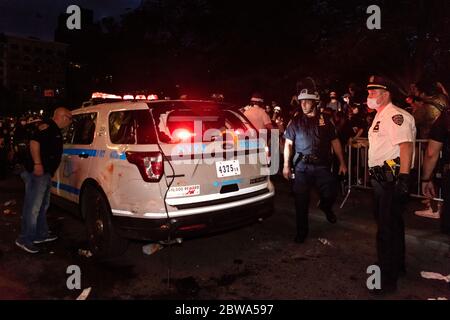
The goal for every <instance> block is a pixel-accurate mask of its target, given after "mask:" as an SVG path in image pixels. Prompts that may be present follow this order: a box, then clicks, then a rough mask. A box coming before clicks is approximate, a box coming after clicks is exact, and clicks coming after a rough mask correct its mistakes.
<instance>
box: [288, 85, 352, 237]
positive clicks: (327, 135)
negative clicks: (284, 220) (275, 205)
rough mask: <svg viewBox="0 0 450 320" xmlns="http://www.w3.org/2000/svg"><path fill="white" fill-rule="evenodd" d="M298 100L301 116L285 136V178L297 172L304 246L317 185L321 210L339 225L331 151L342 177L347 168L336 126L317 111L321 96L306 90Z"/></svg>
mask: <svg viewBox="0 0 450 320" xmlns="http://www.w3.org/2000/svg"><path fill="white" fill-rule="evenodd" d="M298 100H299V102H300V105H301V112H299V113H298V114H297V115H296V116H295V117H294V118H293V119H292V121H291V122H290V123H289V124H288V126H287V128H286V131H285V133H284V137H285V139H286V142H285V146H284V167H283V176H284V177H285V178H286V179H289V178H290V176H291V169H293V170H294V171H295V179H294V183H293V191H294V194H295V209H296V218H297V219H296V220H297V236H296V237H295V242H297V243H303V242H304V241H305V239H306V237H307V236H308V209H309V202H310V190H311V187H312V186H313V185H315V186H316V187H317V189H318V191H319V195H320V205H319V207H320V209H321V210H322V211H324V212H325V215H326V217H327V219H328V221H329V222H330V223H336V221H337V218H336V215H335V214H334V212H333V210H332V206H333V203H334V201H335V200H336V196H337V179H336V177H335V175H333V174H332V172H331V163H332V154H331V148H333V150H334V153H335V154H336V156H337V157H338V159H339V163H340V166H339V174H345V173H346V172H347V167H346V165H345V161H344V156H343V152H342V146H341V143H340V142H339V139H338V138H337V135H336V129H335V127H334V125H333V123H332V122H331V121H330V120H329V119H328V118H327V117H326V116H325V115H323V114H319V112H318V110H317V105H318V103H319V101H320V99H319V95H318V93H317V92H313V91H312V90H309V89H303V90H302V91H301V92H300V95H299V96H298Z"/></svg>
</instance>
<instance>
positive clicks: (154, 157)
mask: <svg viewBox="0 0 450 320" xmlns="http://www.w3.org/2000/svg"><path fill="white" fill-rule="evenodd" d="M126 155H127V160H128V162H130V163H133V164H135V165H136V166H137V167H138V169H139V172H140V173H141V175H142V178H143V179H144V181H146V182H158V181H159V180H161V177H162V175H163V174H164V162H163V157H162V154H161V152H132V151H128V152H126Z"/></svg>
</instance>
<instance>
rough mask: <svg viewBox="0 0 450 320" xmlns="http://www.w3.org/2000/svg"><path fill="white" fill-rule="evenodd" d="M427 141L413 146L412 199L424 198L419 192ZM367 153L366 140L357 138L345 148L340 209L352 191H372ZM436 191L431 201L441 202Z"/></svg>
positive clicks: (439, 191)
mask: <svg viewBox="0 0 450 320" xmlns="http://www.w3.org/2000/svg"><path fill="white" fill-rule="evenodd" d="M427 142H428V140H416V144H415V157H414V159H413V161H414V170H413V171H412V172H413V177H414V178H415V179H414V184H413V189H412V192H411V194H410V196H412V197H416V198H425V197H424V196H423V195H422V191H421V179H422V164H423V157H424V153H425V151H426V144H427ZM368 152H369V140H368V139H367V138H358V139H354V141H353V143H352V144H349V145H348V146H346V156H347V158H348V160H347V161H348V180H347V181H346V182H345V185H344V187H345V189H346V190H345V191H344V194H345V197H344V200H343V201H342V203H341V206H340V208H341V209H342V208H343V207H344V205H345V203H346V202H347V200H348V198H349V197H350V194H351V192H352V189H355V188H358V189H372V187H371V185H370V179H369V168H368V162H367V157H368ZM441 157H442V152H441V154H440V157H439V158H441ZM436 176H437V177H439V173H438V174H436ZM437 190H438V193H437V194H438V195H439V196H438V198H435V199H433V200H437V201H443V200H442V193H441V189H440V188H437Z"/></svg>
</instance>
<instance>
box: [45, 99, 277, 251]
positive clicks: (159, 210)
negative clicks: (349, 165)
mask: <svg viewBox="0 0 450 320" xmlns="http://www.w3.org/2000/svg"><path fill="white" fill-rule="evenodd" d="M93 98H94V99H93V101H94V103H90V104H91V105H90V106H87V107H82V108H80V109H77V110H74V111H72V114H73V122H72V125H71V126H70V127H69V128H67V129H66V130H65V132H64V139H65V143H64V152H63V157H62V161H61V164H60V166H59V168H58V170H57V172H56V174H55V175H54V177H53V181H52V198H53V201H56V202H58V203H59V204H66V205H67V204H72V205H76V206H74V207H76V208H77V209H78V211H79V213H80V214H81V216H82V218H83V219H84V220H85V223H86V227H87V231H88V237H89V242H90V247H91V251H92V252H93V253H94V255H96V256H97V257H110V256H114V255H118V254H121V253H123V252H124V250H125V249H126V244H127V239H141V240H149V241H163V240H170V239H172V240H173V239H183V238H189V237H193V236H198V235H201V234H205V233H212V232H219V231H224V230H228V229H232V228H235V227H239V226H242V225H245V224H249V223H252V222H254V221H257V220H258V219H261V218H264V217H267V216H269V215H270V214H271V212H272V200H273V196H274V187H273V185H272V183H271V182H270V179H269V173H268V159H267V148H266V147H265V145H264V144H263V143H262V142H261V143H258V140H257V139H256V138H255V137H254V136H250V137H249V136H248V132H251V131H252V130H251V129H252V128H253V127H252V126H251V124H250V123H249V122H248V120H247V119H246V118H245V117H244V116H243V115H242V114H241V113H240V112H239V111H238V109H237V108H235V107H232V106H230V105H228V104H223V103H216V102H212V101H193V100H156V99H154V98H155V97H148V98H150V99H147V97H143V98H144V99H145V100H139V99H141V98H142V97H140V96H139V97H133V98H134V100H130V101H127V100H123V99H122V98H121V97H119V96H110V95H106V94H100V93H95V94H94V95H93ZM99 98H101V99H99ZM105 98H112V99H115V100H116V101H107V100H105ZM126 98H128V97H126ZM136 98H139V99H136ZM95 101H97V104H96V103H95ZM261 141H262V140H261Z"/></svg>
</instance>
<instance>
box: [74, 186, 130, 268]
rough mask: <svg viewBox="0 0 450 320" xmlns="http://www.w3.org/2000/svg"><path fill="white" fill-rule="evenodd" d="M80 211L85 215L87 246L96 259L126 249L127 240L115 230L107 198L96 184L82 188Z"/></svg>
mask: <svg viewBox="0 0 450 320" xmlns="http://www.w3.org/2000/svg"><path fill="white" fill-rule="evenodd" d="M81 212H82V215H83V216H84V217H85V222H86V230H87V236H88V241H89V247H90V250H91V252H92V254H93V256H94V257H95V258H96V259H99V260H107V259H110V258H114V257H117V256H120V255H122V254H123V253H124V252H125V251H126V249H127V247H128V240H126V239H124V238H122V237H120V236H119V235H118V234H117V232H116V231H115V229H114V226H113V224H112V220H111V216H112V213H111V207H110V205H109V202H108V199H107V198H106V196H105V195H104V193H103V192H102V191H101V190H100V189H99V188H97V187H96V186H93V185H87V186H86V187H85V189H84V190H83V194H82V199H81Z"/></svg>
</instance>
